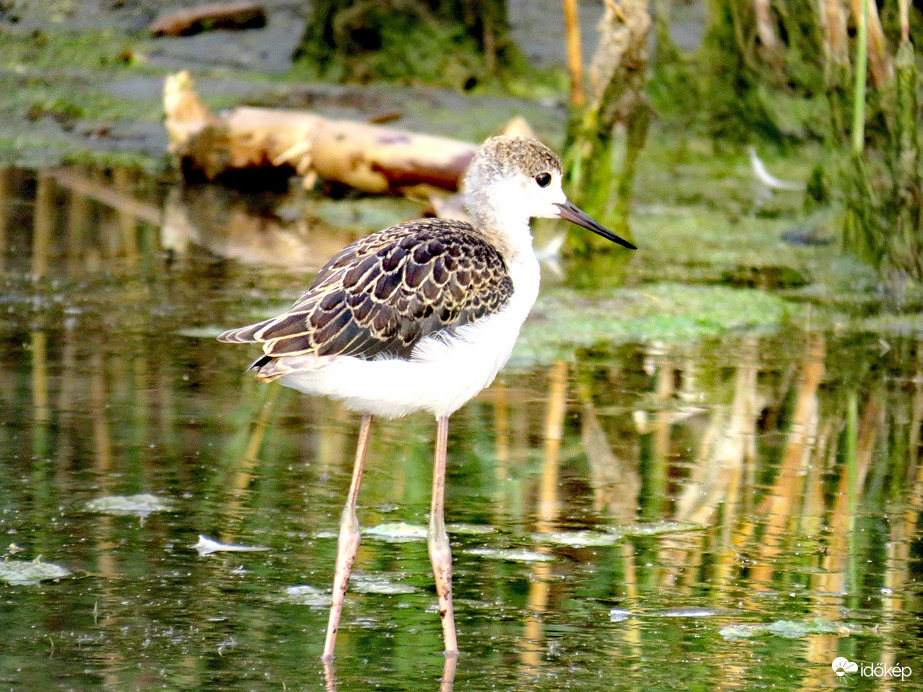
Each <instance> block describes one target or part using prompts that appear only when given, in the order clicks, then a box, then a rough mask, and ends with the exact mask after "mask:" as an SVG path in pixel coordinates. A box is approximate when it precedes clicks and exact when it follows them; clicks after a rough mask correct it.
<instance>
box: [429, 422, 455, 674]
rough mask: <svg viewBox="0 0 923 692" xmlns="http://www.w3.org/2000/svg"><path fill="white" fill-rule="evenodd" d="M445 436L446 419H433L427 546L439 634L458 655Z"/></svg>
mask: <svg viewBox="0 0 923 692" xmlns="http://www.w3.org/2000/svg"><path fill="white" fill-rule="evenodd" d="M448 439H449V418H448V416H442V417H440V418H438V419H437V426H436V453H435V458H434V462H433V499H432V504H431V505H430V510H429V531H428V532H427V547H428V548H429V561H430V563H432V565H433V575H434V576H435V577H436V594H437V595H438V596H439V615H440V617H441V618H442V637H443V639H444V640H445V655H446V656H448V657H455V656H458V640H457V639H456V637H455V613H454V611H453V609H452V550H451V548H450V547H449V536H448V534H447V533H446V530H445V517H444V514H445V466H446V446H447V444H448Z"/></svg>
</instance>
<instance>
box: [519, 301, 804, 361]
mask: <svg viewBox="0 0 923 692" xmlns="http://www.w3.org/2000/svg"><path fill="white" fill-rule="evenodd" d="M805 314H806V310H805V307H804V306H802V305H799V304H797V303H793V302H790V301H787V300H785V299H784V298H780V297H779V296H776V295H774V294H772V293H768V292H766V291H761V290H756V289H734V288H728V287H725V286H701V285H692V286H687V285H682V284H674V283H663V284H651V285H647V286H643V287H638V288H620V289H615V290H612V291H607V292H595V293H592V294H586V293H578V292H576V291H574V290H572V289H567V288H557V289H554V290H551V291H548V292H546V293H545V294H544V295H543V296H541V297H540V298H539V302H538V305H537V307H536V309H535V312H534V314H533V318H532V319H530V320H529V321H528V322H527V323H526V324H525V326H524V327H523V330H522V332H521V334H520V339H519V342H518V343H517V346H516V349H515V350H514V351H513V362H515V363H517V364H519V365H524V364H532V363H545V362H550V361H552V360H555V359H559V358H565V359H566V358H570V357H573V351H574V348H575V347H590V346H593V345H595V344H597V343H606V344H620V343H629V342H650V341H667V342H672V343H679V342H693V341H700V340H702V339H705V338H708V337H713V336H718V335H721V334H726V333H731V332H733V333H737V334H740V333H746V332H766V331H771V330H776V329H779V328H780V327H782V326H784V325H786V324H789V323H792V322H797V321H799V320H802V319H804V318H805Z"/></svg>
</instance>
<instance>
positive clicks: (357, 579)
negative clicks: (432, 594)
mask: <svg viewBox="0 0 923 692" xmlns="http://www.w3.org/2000/svg"><path fill="white" fill-rule="evenodd" d="M349 590H350V591H352V592H354V593H376V594H385V595H388V596H394V595H397V594H404V593H416V591H417V589H416V588H415V587H413V586H411V585H410V584H401V583H400V582H395V581H392V580H391V579H389V578H388V577H386V576H384V575H381V574H353V575H352V576H351V577H350V579H349Z"/></svg>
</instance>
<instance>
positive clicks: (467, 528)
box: [445, 524, 497, 536]
mask: <svg viewBox="0 0 923 692" xmlns="http://www.w3.org/2000/svg"><path fill="white" fill-rule="evenodd" d="M445 530H446V532H447V533H451V534H457V535H460V536H483V535H484V534H486V533H495V532H496V530H497V529H495V528H494V527H493V526H487V525H485V524H447V525H446V527H445Z"/></svg>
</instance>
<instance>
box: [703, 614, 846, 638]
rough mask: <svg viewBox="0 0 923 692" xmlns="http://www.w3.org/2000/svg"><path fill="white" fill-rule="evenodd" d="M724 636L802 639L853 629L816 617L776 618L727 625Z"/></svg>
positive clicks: (721, 630)
mask: <svg viewBox="0 0 923 692" xmlns="http://www.w3.org/2000/svg"><path fill="white" fill-rule="evenodd" d="M719 633H720V634H721V636H722V637H724V638H725V639H727V640H729V641H734V640H736V639H752V638H753V637H761V636H763V635H764V634H771V635H775V636H777V637H784V638H785V639H801V638H802V637H810V636H812V635H815V634H842V635H845V636H849V635H850V634H852V633H853V632H852V630H851V629H850V628H849V627H846V626H845V625H838V624H837V623H835V622H830V621H829V620H824V619H823V618H815V619H813V620H807V621H805V620H776V621H775V622H771V623H769V624H762V623H760V624H754V625H726V626H725V627H722V628H721V629H720V630H719Z"/></svg>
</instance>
